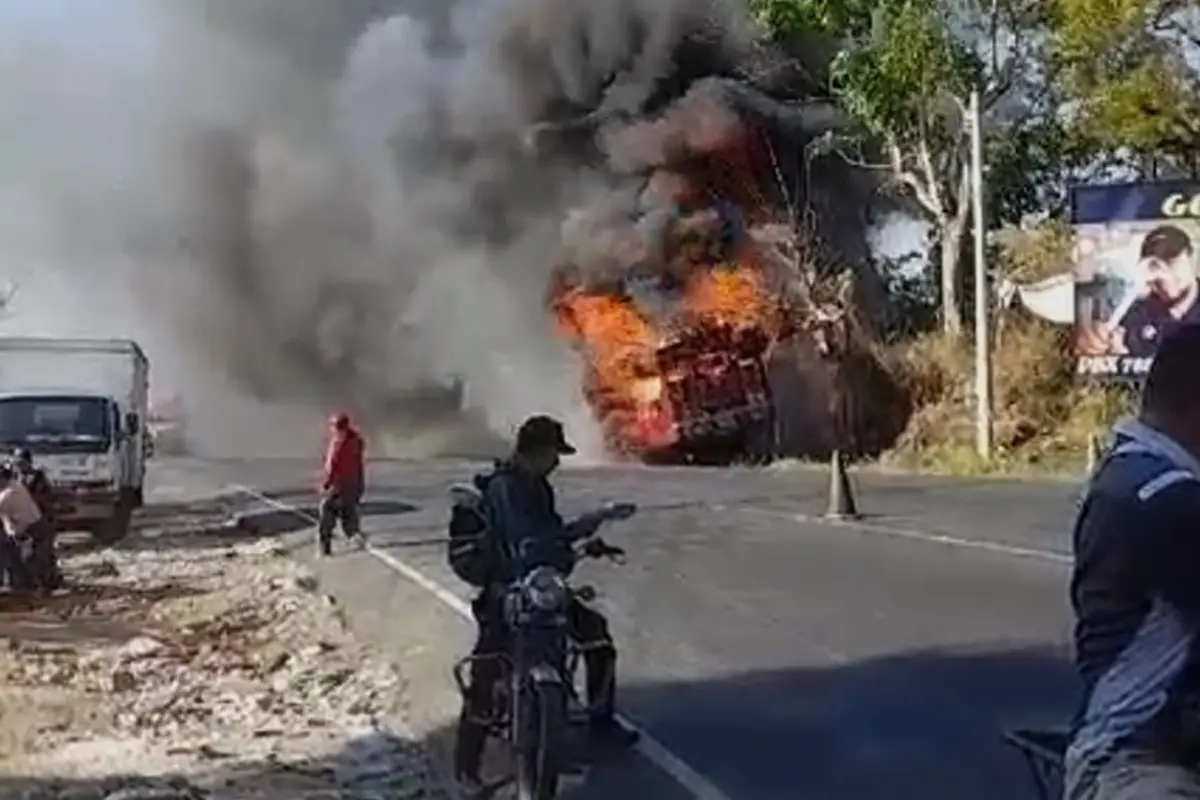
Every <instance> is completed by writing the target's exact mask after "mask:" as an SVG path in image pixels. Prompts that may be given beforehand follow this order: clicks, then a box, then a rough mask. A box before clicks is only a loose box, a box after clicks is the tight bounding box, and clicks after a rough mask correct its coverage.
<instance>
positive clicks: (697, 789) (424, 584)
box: [229, 484, 733, 800]
mask: <svg viewBox="0 0 1200 800" xmlns="http://www.w3.org/2000/svg"><path fill="white" fill-rule="evenodd" d="M229 489H230V490H231V491H237V492H242V493H243V494H246V495H249V496H250V497H253V498H255V499H256V500H258V501H259V502H262V503H264V504H266V505H268V506H271V507H272V508H275V509H277V510H279V511H284V512H287V513H290V514H294V515H296V516H297V517H299V518H300V519H303V520H307V521H308V522H310V523H311V524H313V525H316V524H317V518H316V517H314V516H313V515H312V514H309V513H308V512H306V511H304V510H302V509H299V508H297V507H295V506H293V505H289V504H287V503H283V502H280V501H279V500H276V499H275V498H273V497H268V496H267V495H265V494H263V493H262V492H260V491H259V490H257V489H255V488H253V487H251V486H245V485H243V484H231V485H230V486H229ZM405 502H408V504H409V505H411V506H413V507H414V508H419V507H420V504H419V503H414V502H411V501H405ZM365 552H366V553H367V554H369V555H371V556H374V557H375V558H376V559H378V560H379V561H380V562H382V563H383V564H384V565H386V566H387V567H389V568H390V569H392V570H394V571H395V572H398V573H399V574H401V575H403V576H404V577H405V578H408V579H409V580H410V581H412V582H413V583H415V584H417V585H418V586H420V587H421V588H422V589H425V590H426V591H427V592H429V593H430V594H432V595H433V596H434V597H436V598H437V599H438V600H441V601H442V602H443V603H444V604H445V605H446V606H447V607H448V608H450V609H452V610H453V611H454V612H455V613H456V614H458V615H459V616H461V617H463V618H464V619H466V620H468V621H470V622H474V620H475V618H474V616H472V614H471V607H470V606H469V605H467V603H466V602H464V601H463V599H462V598H460V597H458V596H457V595H455V594H454V593H453V592H451V591H450V590H449V589H447V588H445V587H444V586H441V585H439V584H438V583H437V582H436V581H434V580H432V579H430V578H428V577H427V576H425V575H424V574H423V573H422V572H420V571H419V570H417V569H416V568H414V567H412V566H410V565H409V564H406V563H404V562H403V561H401V560H400V559H398V558H396V557H395V556H394V555H392V554H391V553H388V552H386V551H384V550H380V549H379V548H377V547H370V546H368V547H367V549H366V551H365ZM618 719H619V721H620V722H621V724H622V725H624V726H626V727H628V728H630V729H632V730H636V731H637V732H638V733H639V734H641V738H640V739H639V740H638V744H637V749H638V752H639V753H641V754H642V755H643V756H644V757H645V758H646V760H648V761H649V762H650V763H652V764H654V766H656V767H658V768H659V769H660V770H662V771H663V772H664V773H666V774H667V775H668V776H670V778H671V779H672V780H674V781H675V782H676V783H677V784H679V785H680V786H681V787H683V788H684V789H685V790H686V791H687V792H688V793H689V794H691V795H692V796H693V797H694V798H696V800H733V798H731V797H729V795H727V794H725V793H724V792H722V791H721V790H720V789H718V788H717V787H716V786H715V785H713V783H712V781H710V780H708V778H705V777H704V776H703V775H701V774H700V773H699V772H697V771H696V770H694V769H692V767H690V766H689V765H688V764H687V763H686V762H684V761H683V759H681V758H679V757H678V756H677V755H675V754H674V753H672V752H671V751H670V750H668V749H667V748H666V747H665V746H664V745H663V744H662V743H661V742H659V741H658V740H657V739H655V738H654V737H653V736H651V735H650V734H649V733H647V732H646V731H645V730H644V729H642V728H639V727H638V726H636V725H634V724H633V723H632V722H630V721H629V720H628V719H626V718H625V717H619V718H618Z"/></svg>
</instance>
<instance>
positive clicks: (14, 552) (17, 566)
mask: <svg viewBox="0 0 1200 800" xmlns="http://www.w3.org/2000/svg"><path fill="white" fill-rule="evenodd" d="M0 539H2V540H3V541H0V581H5V582H7V583H8V586H9V588H10V589H12V590H14V591H32V590H34V589H39V590H42V591H47V592H49V591H53V590H54V589H57V588H58V587H59V585H60V584H61V583H62V576H61V574H60V572H59V569H58V554H57V552H56V548H55V542H54V539H55V531H54V526H53V525H52V524H51V523H49V522H48V521H46V520H44V519H43V520H39V521H38V522H35V523H34V524H33V525H31V526H30V527H29V529H28V530H27V531H25V532H24V533H23V534H21V535H20V536H18V537H16V538H12V537H9V536H0Z"/></svg>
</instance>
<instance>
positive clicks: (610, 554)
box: [582, 539, 625, 562]
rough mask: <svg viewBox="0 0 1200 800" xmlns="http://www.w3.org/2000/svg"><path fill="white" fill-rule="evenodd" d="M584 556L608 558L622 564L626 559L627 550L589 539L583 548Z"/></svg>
mask: <svg viewBox="0 0 1200 800" xmlns="http://www.w3.org/2000/svg"><path fill="white" fill-rule="evenodd" d="M582 554H583V555H584V556H587V557H589V558H607V559H611V560H613V561H617V562H620V561H622V560H624V558H625V550H624V549H622V548H620V547H615V546H613V545H611V544H609V543H608V542H606V541H604V540H603V539H589V540H588V541H587V542H586V543H585V544H584V545H583V548H582Z"/></svg>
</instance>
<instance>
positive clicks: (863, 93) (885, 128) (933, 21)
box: [832, 0, 981, 142]
mask: <svg viewBox="0 0 1200 800" xmlns="http://www.w3.org/2000/svg"><path fill="white" fill-rule="evenodd" d="M980 72H981V69H980V64H979V61H978V59H977V58H976V57H975V54H974V53H973V52H972V51H971V50H969V49H967V48H966V47H964V46H963V45H962V44H961V43H959V42H958V41H956V40H955V39H954V37H952V36H951V35H950V32H949V30H948V28H947V26H946V24H945V21H944V18H943V17H942V16H941V15H940V14H939V9H938V8H937V4H936V3H935V2H932V1H931V0H891V1H890V2H884V3H881V4H880V5H878V6H877V7H876V9H875V11H874V13H873V15H872V25H871V30H870V33H869V35H868V36H866V37H863V38H861V39H858V40H856V41H851V42H848V44H847V46H846V47H844V48H843V49H842V51H841V52H840V53H839V54H838V56H837V58H836V59H835V61H834V64H833V69H832V75H833V88H834V92H835V95H836V96H837V97H838V98H839V99H840V100H841V102H842V104H843V106H844V108H845V109H846V110H847V111H848V112H849V113H850V114H851V115H852V116H853V117H854V118H855V119H856V120H857V121H858V122H859V123H861V124H862V125H863V127H864V128H866V130H867V131H868V132H870V133H871V134H872V135H873V136H876V137H880V138H883V139H887V138H892V139H894V140H898V141H901V142H903V141H906V140H907V139H909V138H910V137H912V136H914V135H916V134H917V132H918V131H922V130H925V131H927V132H928V131H929V128H930V125H931V123H932V122H933V121H934V120H936V119H938V118H939V117H940V116H941V112H943V111H945V110H946V104H945V101H946V99H947V96H948V95H950V96H954V97H958V98H963V97H965V96H966V95H967V93H969V92H970V90H971V87H972V86H975V85H978V81H979V78H980Z"/></svg>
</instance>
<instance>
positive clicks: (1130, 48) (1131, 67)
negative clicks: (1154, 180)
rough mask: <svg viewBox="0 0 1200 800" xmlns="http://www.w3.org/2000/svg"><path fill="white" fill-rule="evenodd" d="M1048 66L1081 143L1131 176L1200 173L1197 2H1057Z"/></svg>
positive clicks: (1199, 10)
mask: <svg viewBox="0 0 1200 800" xmlns="http://www.w3.org/2000/svg"><path fill="white" fill-rule="evenodd" d="M1052 6H1053V14H1054V25H1053V28H1052V32H1053V35H1052V43H1053V55H1054V66H1055V68H1056V70H1057V72H1058V74H1059V75H1060V76H1061V78H1062V82H1063V85H1064V86H1065V87H1066V88H1067V90H1068V91H1069V93H1070V95H1071V100H1072V101H1073V103H1072V105H1071V111H1072V113H1071V114H1070V116H1069V125H1070V131H1071V134H1072V137H1073V139H1074V140H1075V143H1076V146H1077V147H1079V148H1080V149H1082V150H1090V151H1093V152H1096V153H1107V154H1110V155H1116V156H1119V157H1121V158H1122V160H1123V161H1124V162H1125V163H1126V164H1127V165H1128V166H1130V167H1132V168H1133V169H1134V170H1135V172H1136V173H1138V174H1140V175H1141V176H1144V177H1156V176H1158V175H1159V174H1160V173H1161V172H1166V173H1175V174H1180V173H1190V174H1192V175H1196V176H1200V68H1198V66H1197V64H1198V63H1200V62H1198V61H1197V59H1196V58H1195V56H1196V54H1197V52H1198V51H1200V7H1197V5H1196V3H1195V2H1194V0H1055V2H1054V3H1053V4H1052ZM1189 59H1190V60H1189Z"/></svg>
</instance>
